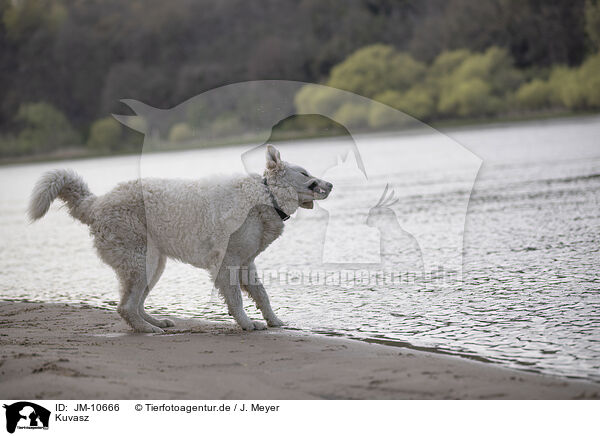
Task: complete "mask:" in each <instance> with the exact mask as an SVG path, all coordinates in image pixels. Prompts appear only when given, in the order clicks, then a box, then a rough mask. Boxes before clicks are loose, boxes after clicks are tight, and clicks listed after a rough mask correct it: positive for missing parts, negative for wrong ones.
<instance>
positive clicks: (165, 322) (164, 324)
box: [157, 318, 175, 327]
mask: <svg viewBox="0 0 600 436" xmlns="http://www.w3.org/2000/svg"><path fill="white" fill-rule="evenodd" d="M157 321H158V326H159V327H173V326H174V325H175V323H174V322H173V321H171V320H170V319H168V318H163V319H158V320H157Z"/></svg>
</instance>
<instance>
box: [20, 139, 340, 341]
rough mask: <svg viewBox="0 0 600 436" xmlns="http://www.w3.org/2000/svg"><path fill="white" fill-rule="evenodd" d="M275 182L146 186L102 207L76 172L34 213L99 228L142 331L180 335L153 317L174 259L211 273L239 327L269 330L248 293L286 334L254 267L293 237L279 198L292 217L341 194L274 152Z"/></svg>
mask: <svg viewBox="0 0 600 436" xmlns="http://www.w3.org/2000/svg"><path fill="white" fill-rule="evenodd" d="M301 172H302V174H301ZM265 179H266V180H267V183H268V187H267V186H265V184H264V183H263V179H262V178H261V177H260V176H258V175H250V176H239V177H232V178H222V179H214V178H213V179H208V180H178V179H169V180H166V179H142V180H134V181H130V182H126V183H122V184H120V185H118V186H117V187H116V188H114V189H113V190H112V191H110V192H109V193H107V194H105V195H102V196H99V197H96V196H95V195H93V194H92V193H91V192H90V191H89V189H88V187H87V185H86V184H85V182H84V181H83V180H82V179H81V177H79V176H78V175H77V174H75V173H74V172H73V171H70V170H53V171H50V172H47V173H45V174H44V175H43V176H42V177H41V178H40V180H39V181H38V182H37V184H36V186H35V188H34V189H33V193H32V196H31V201H30V205H29V211H28V213H29V216H30V218H31V219H32V220H36V219H39V218H41V217H42V216H44V215H45V213H46V212H47V211H48V209H49V207H50V204H51V203H52V201H53V200H54V199H56V198H59V199H61V200H63V201H64V202H65V203H66V204H67V207H68V208H69V212H70V214H71V215H72V216H73V217H75V218H77V219H78V220H80V221H81V222H83V223H85V224H88V225H89V226H90V232H91V234H92V236H93V237H94V245H95V247H96V249H97V251H98V254H99V256H100V258H101V259H102V260H103V261H104V262H106V263H107V264H108V265H110V266H111V267H112V268H113V269H114V270H115V272H116V274H117V277H118V279H119V281H120V284H121V302H120V304H119V307H118V312H119V314H120V315H121V316H122V317H123V319H125V321H127V323H128V324H129V325H130V326H131V327H132V328H133V329H134V330H136V331H139V332H155V333H160V332H162V331H163V330H162V328H164V327H169V326H172V325H173V322H172V321H170V320H168V319H156V318H154V317H153V316H151V315H149V314H148V313H146V311H145V310H144V300H145V299H146V296H147V295H148V293H149V292H150V290H151V289H152V287H153V286H154V285H155V284H156V282H157V281H158V279H159V278H160V276H161V274H162V272H163V270H164V267H165V262H166V258H167V257H171V258H174V259H178V260H180V261H183V262H186V263H189V264H191V265H194V266H196V267H199V268H203V269H206V270H208V271H209V272H210V274H211V277H212V278H213V280H214V281H215V286H216V287H217V288H218V289H219V291H220V293H221V295H223V297H224V298H225V301H226V303H227V306H228V309H229V313H230V314H231V315H232V316H233V317H234V319H235V320H236V321H237V323H238V324H239V325H240V326H241V327H242V328H244V329H246V330H253V329H257V328H258V329H262V328H265V327H266V326H265V325H264V324H263V323H260V322H258V321H252V320H250V319H249V318H248V316H247V315H246V313H245V311H244V309H243V306H242V300H241V292H240V291H241V290H242V289H243V290H245V291H246V292H247V293H248V294H249V295H250V297H251V298H253V299H254V301H255V302H256V305H257V307H258V308H259V309H260V310H261V312H262V314H263V316H264V318H265V319H266V321H267V323H268V324H269V325H270V326H279V325H282V322H281V321H280V320H279V319H278V318H277V316H276V315H275V314H274V313H273V310H272V309H271V306H270V303H269V298H268V296H267V294H266V292H265V289H264V287H263V286H262V284H261V283H260V281H258V276H257V274H256V267H255V266H254V258H255V257H256V256H257V255H258V254H260V253H261V252H262V251H263V250H264V249H265V248H266V247H267V246H268V245H269V244H271V242H273V241H274V240H275V239H276V238H277V237H279V235H280V234H281V232H282V231H283V222H282V221H281V219H280V217H279V215H277V213H276V212H275V209H274V208H273V205H272V203H271V197H270V194H269V190H270V191H271V193H272V194H273V195H274V197H275V198H276V200H277V203H278V205H279V207H280V208H281V209H282V210H283V211H284V212H285V213H287V214H288V215H289V214H292V213H294V212H295V211H296V209H297V208H298V206H299V205H306V204H308V203H310V204H311V207H312V203H311V200H312V199H323V198H325V197H327V195H328V194H329V191H330V190H331V184H329V183H327V182H325V181H323V180H320V179H317V178H314V177H312V176H310V175H308V173H307V172H306V170H304V169H302V168H299V167H296V166H293V165H290V164H287V163H286V162H284V161H282V160H281V159H280V157H279V152H278V151H277V150H276V149H275V148H274V147H272V146H268V147H267V169H266V170H265ZM303 207H307V206H303Z"/></svg>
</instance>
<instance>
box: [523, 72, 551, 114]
mask: <svg viewBox="0 0 600 436" xmlns="http://www.w3.org/2000/svg"><path fill="white" fill-rule="evenodd" d="M515 98H516V101H517V103H518V105H519V106H520V107H522V108H524V109H533V110H536V109H546V108H548V107H551V106H552V105H553V102H554V101H555V98H553V90H552V87H551V86H550V84H549V83H548V82H547V81H545V80H542V79H533V80H532V81H531V82H527V83H524V84H523V85H521V87H520V88H519V90H518V91H517V93H516V95H515Z"/></svg>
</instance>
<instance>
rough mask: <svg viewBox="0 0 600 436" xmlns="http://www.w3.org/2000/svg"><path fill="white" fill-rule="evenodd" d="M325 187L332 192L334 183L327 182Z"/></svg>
mask: <svg viewBox="0 0 600 436" xmlns="http://www.w3.org/2000/svg"><path fill="white" fill-rule="evenodd" d="M325 186H327V189H329V190H330V191H331V189H332V188H333V183H329V182H325Z"/></svg>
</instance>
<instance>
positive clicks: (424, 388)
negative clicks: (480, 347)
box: [0, 302, 600, 399]
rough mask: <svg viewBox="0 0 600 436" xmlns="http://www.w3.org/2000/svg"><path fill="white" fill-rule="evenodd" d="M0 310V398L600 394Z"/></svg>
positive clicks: (459, 365)
mask: <svg viewBox="0 0 600 436" xmlns="http://www.w3.org/2000/svg"><path fill="white" fill-rule="evenodd" d="M175 321H176V327H173V328H171V329H170V331H169V333H168V334H164V335H140V334H134V333H131V332H130V331H129V329H128V327H127V326H126V325H125V324H124V323H123V322H122V321H121V319H120V318H119V317H118V315H117V314H116V312H113V311H108V310H102V309H96V308H89V307H75V306H70V305H66V304H39V303H20V302H19V303H17V302H0V345H1V350H2V351H1V355H0V359H1V360H0V393H1V394H0V396H1V397H2V398H3V399H17V398H18V399H23V398H26V399H596V398H600V385H598V384H593V383H586V382H583V381H573V380H568V379H561V378H555V377H550V376H542V375H538V374H532V373H526V372H520V371H514V370H510V369H505V368H500V367H498V366H496V365H491V364H486V363H479V362H475V361H471V360H467V359H462V358H455V357H450V356H444V355H437V354H432V353H424V352H418V351H413V350H409V349H403V348H396V347H388V346H384V345H378V344H368V343H362V342H359V341H353V340H348V339H340V338H329V337H322V336H318V335H311V334H306V333H298V332H295V331H291V330H285V329H271V330H267V331H254V332H244V331H242V330H240V329H239V328H238V327H237V326H235V325H234V324H233V323H231V324H229V323H206V322H201V321H198V320H189V319H175Z"/></svg>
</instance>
